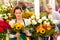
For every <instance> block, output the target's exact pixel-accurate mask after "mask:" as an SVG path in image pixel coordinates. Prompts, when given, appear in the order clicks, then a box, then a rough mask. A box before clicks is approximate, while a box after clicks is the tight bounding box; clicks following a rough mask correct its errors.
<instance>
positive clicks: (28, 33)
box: [23, 29, 31, 36]
mask: <svg viewBox="0 0 60 40" xmlns="http://www.w3.org/2000/svg"><path fill="white" fill-rule="evenodd" d="M23 32H24V33H25V34H26V35H27V36H31V33H30V32H29V31H28V30H26V29H24V30H23Z"/></svg>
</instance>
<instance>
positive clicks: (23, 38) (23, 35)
mask: <svg viewBox="0 0 60 40" xmlns="http://www.w3.org/2000/svg"><path fill="white" fill-rule="evenodd" d="M16 22H17V20H15V23H16ZM23 23H24V25H25V21H24V19H23ZM20 37H21V38H22V40H27V39H26V34H25V33H23V32H20ZM9 40H17V38H10V39H9Z"/></svg>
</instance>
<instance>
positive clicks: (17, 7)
mask: <svg viewBox="0 0 60 40" xmlns="http://www.w3.org/2000/svg"><path fill="white" fill-rule="evenodd" d="M17 9H20V10H21V12H22V8H20V7H19V6H16V7H15V9H14V13H15V10H17Z"/></svg>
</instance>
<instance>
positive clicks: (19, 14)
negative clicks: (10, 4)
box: [9, 7, 30, 40]
mask: <svg viewBox="0 0 60 40" xmlns="http://www.w3.org/2000/svg"><path fill="white" fill-rule="evenodd" d="M14 15H15V19H14V20H11V21H10V22H9V24H10V25H13V24H14V23H20V24H23V25H24V24H25V22H24V20H23V18H22V9H21V8H20V7H15V9H14ZM28 34H29V32H28V31H27V30H26V29H24V30H23V31H22V32H21V33H16V34H15V35H13V34H10V40H16V38H17V37H19V36H20V37H21V38H22V40H27V39H26V36H30V35H28Z"/></svg>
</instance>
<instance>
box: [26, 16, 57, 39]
mask: <svg viewBox="0 0 60 40" xmlns="http://www.w3.org/2000/svg"><path fill="white" fill-rule="evenodd" d="M27 22H28V25H27V29H28V30H29V31H30V32H31V33H32V37H33V38H36V37H38V36H42V37H45V36H50V35H52V34H54V33H55V23H57V21H55V22H54V21H52V20H51V19H50V18H47V17H46V16H43V17H41V18H39V19H36V18H35V17H34V16H32V17H31V18H29V19H28V21H27ZM36 40H37V39H36Z"/></svg>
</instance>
